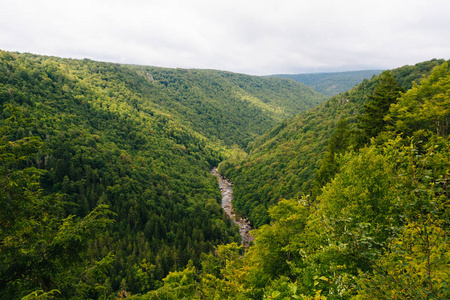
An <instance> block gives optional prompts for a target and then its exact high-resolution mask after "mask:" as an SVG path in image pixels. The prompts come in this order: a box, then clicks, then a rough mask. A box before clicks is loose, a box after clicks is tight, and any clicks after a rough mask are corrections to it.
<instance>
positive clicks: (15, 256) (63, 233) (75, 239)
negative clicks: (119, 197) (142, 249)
mask: <svg viewBox="0 0 450 300" xmlns="http://www.w3.org/2000/svg"><path fill="white" fill-rule="evenodd" d="M4 113H9V114H10V117H9V118H7V119H6V120H4V126H2V127H0V137H1V140H0V150H1V151H0V153H1V155H0V188H1V192H0V200H1V205H2V207H1V210H0V224H1V231H0V260H1V262H2V264H1V268H0V272H1V273H0V274H1V275H0V290H1V292H0V297H1V298H2V299H13V298H17V297H22V296H23V297H24V298H25V299H38V298H39V299H47V298H49V297H51V298H52V297H53V295H55V294H61V293H63V294H65V295H67V293H71V292H73V291H72V289H74V288H75V287H76V286H78V285H79V283H80V280H81V281H83V279H82V278H80V277H82V274H83V273H84V272H87V270H88V269H89V268H90V266H89V265H86V263H85V262H84V261H83V255H84V254H85V249H86V246H87V241H88V240H91V239H92V238H94V237H97V236H98V235H99V234H100V230H99V229H100V228H103V227H104V226H105V225H106V224H108V223H110V220H109V216H108V214H109V213H110V212H109V210H108V207H107V206H105V205H98V206H97V207H95V208H94V209H93V210H92V211H91V212H90V213H89V214H88V215H87V216H85V217H84V218H76V217H74V216H73V215H69V216H67V217H64V213H63V211H64V210H63V207H64V202H63V200H62V195H59V194H49V195H44V193H43V190H42V188H41V186H40V183H39V180H40V178H41V176H42V175H44V173H45V171H43V170H39V169H37V168H35V167H34V166H32V164H31V160H32V159H33V158H34V156H35V155H36V153H37V152H38V151H43V150H44V147H43V142H42V141H41V140H40V138H38V137H35V136H25V137H23V138H20V139H18V140H15V138H14V135H13V133H14V130H13V128H19V127H20V128H30V127H32V126H33V120H32V119H30V118H23V115H22V114H21V112H20V111H19V110H18V109H17V108H14V107H11V106H6V107H5V112H4ZM44 151H45V150H44ZM68 270H70V272H69V273H67V271H68ZM69 291H70V292H69Z"/></svg>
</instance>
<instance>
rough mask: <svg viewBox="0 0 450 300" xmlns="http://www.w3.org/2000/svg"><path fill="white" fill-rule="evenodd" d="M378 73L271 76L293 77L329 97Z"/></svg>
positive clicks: (371, 71) (379, 71)
mask: <svg viewBox="0 0 450 300" xmlns="http://www.w3.org/2000/svg"><path fill="white" fill-rule="evenodd" d="M380 73H381V70H364V71H349V72H335V73H311V74H277V75H272V76H276V77H281V78H290V79H294V80H295V81H298V82H301V83H303V84H306V85H307V86H310V87H312V88H313V89H315V90H316V91H318V92H320V93H322V94H324V95H327V96H330V97H331V96H336V95H337V94H340V93H343V92H346V91H348V90H350V89H352V88H354V87H355V86H356V85H358V84H360V83H361V82H362V81H363V80H364V79H371V78H372V76H374V75H378V74H380Z"/></svg>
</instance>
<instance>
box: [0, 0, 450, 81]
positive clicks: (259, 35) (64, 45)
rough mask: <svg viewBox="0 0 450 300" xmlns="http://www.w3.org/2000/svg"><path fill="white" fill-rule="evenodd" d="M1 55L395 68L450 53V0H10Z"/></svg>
mask: <svg viewBox="0 0 450 300" xmlns="http://www.w3.org/2000/svg"><path fill="white" fill-rule="evenodd" d="M2 10H3V16H2V18H1V19H0V49H4V50H11V51H21V52H32V53H38V54H48V55H56V56H62V57H74V58H83V57H88V58H91V59H97V60H106V61H114V62H121V63H136V64H146V65H157V66H165V67H181V68H213V69H222V70H229V71H235V72H243V73H250V74H272V73H301V72H311V71H336V70H350V69H366V68H393V67H398V66H401V65H403V64H414V63H416V62H420V61H423V60H428V59H431V58H446V59H448V58H449V57H448V56H449V53H450V39H449V33H448V28H450V18H448V17H447V13H448V11H450V1H446V0H429V1H418V0H408V1H403V0H389V1H388V0H381V1H370V2H369V1H357V0H343V1H333V0H315V1H296V0H277V1H266V0H259V1H255V0H247V1H242V0H241V1H237V0H229V1H221V2H218V1H202V0H195V1H187V0H185V1H175V0H166V1H153V0H148V1H144V0H127V1H125V0H123V1H100V0H97V1H96V0H91V1H88V0H78V1H61V0H60V1H56V0H54V1H50V0H47V1H44V0H34V1H32V0H22V1H21V0H15V1H14V0H4V1H3V3H2Z"/></svg>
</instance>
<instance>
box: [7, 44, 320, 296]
mask: <svg viewBox="0 0 450 300" xmlns="http://www.w3.org/2000/svg"><path fill="white" fill-rule="evenodd" d="M324 99H325V97H324V96H323V95H320V94H318V93H316V92H314V91H313V90H311V89H309V88H306V87H305V86H303V85H301V84H296V83H293V82H291V81H288V80H283V79H270V78H258V77H252V76H246V75H238V74H232V73H227V72H219V71H208V70H205V71H202V70H173V69H163V68H153V67H141V66H130V65H118V64H111V63H100V62H95V61H90V60H73V59H60V58H55V57H44V56H38V55H32V54H19V53H9V52H3V51H2V52H0V105H1V107H2V110H1V114H0V128H1V132H0V138H1V140H0V150H1V151H0V165H1V167H0V173H1V174H0V189H1V190H0V199H1V209H0V223H1V227H0V228H1V232H0V241H1V242H0V260H1V264H0V298H1V299H17V298H21V297H23V296H26V295H30V297H31V298H32V295H35V296H36V298H39V299H41V298H46V297H47V298H48V297H49V298H52V297H56V298H59V297H61V298H77V299H99V298H102V299H105V298H107V297H113V298H115V297H116V296H121V297H125V296H126V295H129V294H136V293H145V292H147V291H149V290H152V289H155V288H158V287H159V286H160V285H161V284H162V282H161V279H162V278H163V277H165V276H166V275H167V274H168V273H169V272H170V271H175V270H178V269H180V268H184V267H185V266H186V265H187V264H188V262H191V263H192V264H193V265H194V266H197V267H199V266H200V261H201V256H202V255H204V253H208V252H210V251H211V250H212V249H213V247H214V246H217V245H219V244H226V243H230V242H233V241H234V242H238V241H239V234H238V231H237V228H236V227H235V226H234V225H233V224H232V223H231V222H230V220H229V219H228V218H227V217H226V216H225V215H224V214H223V211H222V210H221V208H220V204H219V203H220V192H219V190H218V186H217V182H216V179H215V178H214V177H213V176H212V175H211V174H209V171H210V169H211V167H212V166H215V165H217V164H218V163H219V162H220V161H221V160H222V159H223V158H224V157H226V155H227V151H228V150H227V147H229V146H232V145H234V144H238V145H241V146H245V145H246V144H247V143H248V142H249V141H251V140H252V139H253V138H254V137H256V136H257V135H259V134H260V133H262V132H264V131H265V130H266V129H268V128H270V127H271V126H273V125H274V124H276V122H278V121H279V120H281V119H282V118H284V117H287V116H292V115H294V114H295V113H297V112H298V111H299V110H302V109H303V110H304V109H307V108H309V107H311V106H313V105H315V104H317V103H319V102H321V101H323V100H324ZM30 293H32V294H30Z"/></svg>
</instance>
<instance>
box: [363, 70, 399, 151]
mask: <svg viewBox="0 0 450 300" xmlns="http://www.w3.org/2000/svg"><path fill="white" fill-rule="evenodd" d="M401 91H402V89H401V88H400V87H399V86H398V84H397V82H396V81H395V78H394V76H392V74H391V73H390V72H389V71H384V72H383V73H381V74H380V76H379V77H378V82H377V84H376V86H375V89H374V91H373V94H372V95H369V99H370V101H369V102H366V103H365V104H364V114H363V115H362V116H361V117H360V118H359V124H358V126H359V128H360V129H361V130H362V132H363V134H362V137H361V144H363V143H367V142H368V141H369V140H370V138H371V137H375V136H377V135H378V134H379V133H380V132H382V131H383V130H384V129H385V128H386V125H387V121H385V120H384V117H385V116H386V114H387V113H388V112H389V107H390V106H391V104H393V103H396V102H397V98H398V97H399V96H400V92H401Z"/></svg>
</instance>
